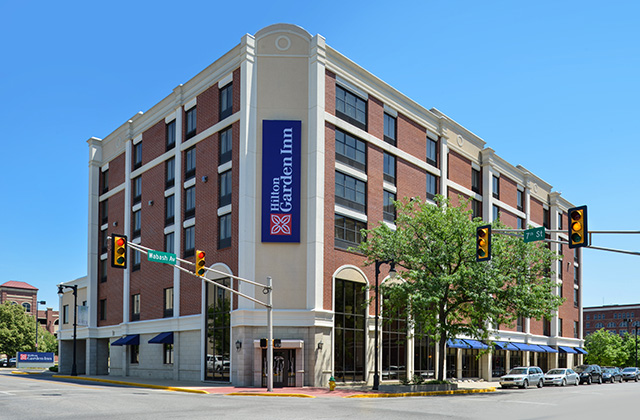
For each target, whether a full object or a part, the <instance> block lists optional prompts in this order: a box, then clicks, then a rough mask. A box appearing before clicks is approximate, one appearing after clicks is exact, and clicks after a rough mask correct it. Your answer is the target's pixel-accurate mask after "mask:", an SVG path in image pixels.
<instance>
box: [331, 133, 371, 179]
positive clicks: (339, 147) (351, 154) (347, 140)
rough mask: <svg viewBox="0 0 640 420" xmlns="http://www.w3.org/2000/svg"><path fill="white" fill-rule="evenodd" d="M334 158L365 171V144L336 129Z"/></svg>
mask: <svg viewBox="0 0 640 420" xmlns="http://www.w3.org/2000/svg"><path fill="white" fill-rule="evenodd" d="M336 160H337V161H340V162H342V163H346V164H347V165H349V166H352V167H354V168H356V169H360V170H361V171H364V172H366V171H367V145H366V144H365V142H363V141H362V140H359V139H357V138H355V137H353V136H351V135H349V134H347V133H345V132H344V131H340V130H336Z"/></svg>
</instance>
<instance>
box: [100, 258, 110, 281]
mask: <svg viewBox="0 0 640 420" xmlns="http://www.w3.org/2000/svg"><path fill="white" fill-rule="evenodd" d="M108 263H109V260H108V259H104V260H100V283H104V282H106V281H107V267H108V266H109V264H108Z"/></svg>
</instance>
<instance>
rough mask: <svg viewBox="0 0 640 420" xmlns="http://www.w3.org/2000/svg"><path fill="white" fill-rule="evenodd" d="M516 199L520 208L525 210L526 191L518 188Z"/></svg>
mask: <svg viewBox="0 0 640 420" xmlns="http://www.w3.org/2000/svg"><path fill="white" fill-rule="evenodd" d="M516 199H517V200H518V203H517V206H518V210H520V211H524V191H521V190H518V196H517V198H516Z"/></svg>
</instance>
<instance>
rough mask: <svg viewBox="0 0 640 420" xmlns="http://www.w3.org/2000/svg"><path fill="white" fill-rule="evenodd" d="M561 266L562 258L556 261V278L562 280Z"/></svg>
mask: <svg viewBox="0 0 640 420" xmlns="http://www.w3.org/2000/svg"><path fill="white" fill-rule="evenodd" d="M563 268H564V267H563V266H562V260H560V261H558V278H559V279H560V280H562V272H563V271H564V270H563Z"/></svg>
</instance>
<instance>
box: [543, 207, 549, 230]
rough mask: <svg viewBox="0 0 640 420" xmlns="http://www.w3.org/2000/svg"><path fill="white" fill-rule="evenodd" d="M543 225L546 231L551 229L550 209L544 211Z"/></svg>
mask: <svg viewBox="0 0 640 420" xmlns="http://www.w3.org/2000/svg"><path fill="white" fill-rule="evenodd" d="M542 224H543V225H544V227H545V228H546V229H551V212H550V211H549V209H543V210H542Z"/></svg>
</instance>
